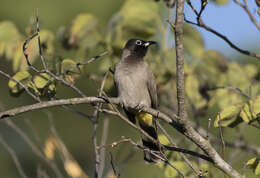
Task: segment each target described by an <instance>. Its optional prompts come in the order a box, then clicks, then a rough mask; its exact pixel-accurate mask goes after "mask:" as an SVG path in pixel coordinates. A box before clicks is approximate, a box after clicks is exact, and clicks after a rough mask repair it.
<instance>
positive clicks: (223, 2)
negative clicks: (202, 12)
mask: <svg viewBox="0 0 260 178" xmlns="http://www.w3.org/2000/svg"><path fill="white" fill-rule="evenodd" d="M213 2H214V3H216V4H217V5H226V4H227V3H228V2H229V0H213Z"/></svg>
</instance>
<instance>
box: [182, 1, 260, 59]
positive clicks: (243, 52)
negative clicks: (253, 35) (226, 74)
mask: <svg viewBox="0 0 260 178" xmlns="http://www.w3.org/2000/svg"><path fill="white" fill-rule="evenodd" d="M188 5H189V6H190V7H191V9H192V10H193V12H194V13H195V14H196V15H197V14H198V12H197V11H196V9H195V8H194V7H193V6H192V5H191V3H188ZM184 20H185V22H187V23H189V24H192V25H196V26H198V27H201V28H203V29H205V30H207V31H209V32H211V33H213V34H214V35H216V36H218V37H219V38H221V39H222V40H224V41H225V42H226V43H227V44H228V45H229V46H230V47H231V48H233V49H235V50H237V51H238V52H240V53H242V54H244V55H247V56H251V57H255V58H257V59H260V54H256V53H254V52H251V51H248V50H244V49H242V48H240V47H238V46H237V45H235V44H234V43H232V42H231V41H230V40H229V39H228V37H226V36H225V35H223V34H221V33H220V32H217V31H216V30H214V29H212V28H211V27H209V26H207V25H206V24H205V23H204V22H203V20H202V19H201V18H199V19H197V22H196V23H195V22H192V21H190V20H188V19H186V17H185V16H184Z"/></svg>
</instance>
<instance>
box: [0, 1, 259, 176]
mask: <svg viewBox="0 0 260 178" xmlns="http://www.w3.org/2000/svg"><path fill="white" fill-rule="evenodd" d="M227 2H228V0H214V3H216V4H220V5H222V4H226V3H227ZM161 9H162V8H160V6H158V4H156V3H154V2H153V1H150V0H142V1H140V0H127V1H125V2H124V4H123V6H122V7H121V9H120V10H119V11H118V13H116V14H115V15H114V16H113V17H112V18H111V20H110V21H109V23H108V25H107V28H101V27H100V24H99V22H98V18H97V17H95V16H94V15H92V14H89V13H83V14H79V15H78V16H76V17H75V18H74V20H73V21H72V23H71V26H70V27H69V29H62V30H60V31H59V33H58V37H57V38H56V36H55V35H54V34H53V33H52V32H50V31H48V30H44V29H43V30H41V33H40V35H41V46H42V48H43V53H44V57H45V58H46V59H47V62H48V67H49V68H50V70H51V71H52V72H53V73H54V74H55V75H57V76H60V77H62V78H63V79H64V80H66V81H67V82H70V83H74V82H75V80H76V79H77V78H79V77H80V76H81V75H80V72H82V71H84V68H82V67H78V65H77V64H79V63H81V62H83V61H84V60H85V59H86V58H87V57H90V56H91V55H93V56H94V55H96V54H97V53H98V52H100V51H104V50H109V55H108V56H106V57H105V58H104V59H103V60H102V62H101V63H100V64H99V66H98V68H97V69H96V70H95V73H96V74H98V75H99V74H101V73H103V72H105V71H107V70H108V69H109V68H110V67H113V65H114V64H115V63H116V62H117V61H118V60H119V58H120V54H121V49H122V47H123V45H124V44H125V42H126V41H127V40H128V39H130V38H133V37H139V38H143V39H153V40H156V41H158V42H160V46H159V47H157V48H153V49H152V50H151V52H150V53H149V54H148V57H147V59H148V60H149V63H150V65H151V67H152V68H153V71H154V73H155V76H156V80H157V84H158V94H159V99H160V105H161V106H164V105H165V106H169V105H171V106H172V105H173V106H174V105H176V99H175V98H176V96H175V93H176V87H175V83H176V80H175V79H176V77H175V73H176V66H175V65H176V62H175V57H176V55H175V50H174V49H171V48H170V47H169V45H166V42H165V41H164V39H166V38H169V39H172V40H174V34H173V33H172V34H171V35H170V36H166V35H167V33H166V30H167V29H166V28H167V24H166V22H165V19H162V18H161V16H160V10H161ZM30 35H31V34H29V33H27V34H25V35H22V34H21V33H20V32H19V31H18V30H17V28H16V26H15V25H14V24H13V23H12V22H10V21H4V22H0V56H1V57H2V58H5V59H6V60H8V61H10V62H11V63H12V66H13V71H14V72H17V73H16V74H15V75H14V76H13V79H14V80H10V81H9V84H8V86H9V88H10V91H11V93H13V94H15V95H17V94H20V93H21V92H22V91H23V89H22V88H21V86H20V85H19V84H17V82H16V81H19V82H21V83H22V84H24V85H25V86H26V87H28V88H29V89H30V90H31V91H32V92H34V93H35V94H36V95H38V96H44V97H46V96H47V97H52V96H54V95H55V93H56V86H57V83H58V82H57V81H56V80H55V79H54V78H53V77H51V76H49V75H48V74H47V73H45V72H42V73H39V74H38V73H37V74H34V73H32V72H31V71H30V70H29V66H28V65H27V63H26V60H25V58H24V55H23V51H22V46H23V43H24V41H25V40H26V37H25V36H30ZM57 42H60V43H59V45H57ZM184 47H185V52H186V53H185V55H186V59H187V62H186V64H185V72H186V79H185V82H186V93H187V103H188V107H189V111H190V112H189V115H190V116H191V117H194V118H199V119H201V120H203V119H204V120H205V118H206V120H207V118H212V117H215V118H216V119H215V127H219V126H221V127H236V126H238V124H242V123H244V124H249V125H250V124H255V123H257V122H258V119H259V113H260V96H259V95H260V87H259V86H260V81H259V78H258V76H259V74H260V73H259V70H258V66H256V65H253V64H250V63H245V64H243V65H242V64H239V63H238V62H236V61H230V60H228V59H227V58H226V57H225V56H224V55H222V54H221V53H220V52H219V51H216V50H206V49H205V45H204V42H203V38H202V37H201V35H200V33H199V32H198V31H197V29H195V28H194V27H192V26H190V25H188V24H185V25H184ZM60 48H61V49H60ZM58 51H62V59H61V60H56V58H57V56H58V55H57V53H58ZM68 51H69V52H68ZM25 52H26V53H27V54H29V56H28V57H29V60H30V62H31V63H32V64H33V65H36V66H37V65H38V64H39V63H40V62H39V61H40V60H39V46H38V43H37V38H34V39H33V40H32V41H31V42H30V43H29V44H28V45H27V49H26V51H25ZM69 53H72V56H74V57H73V58H70V57H68V56H65V55H64V54H68V55H69ZM70 55H71V54H70ZM84 72H85V71H84ZM226 86H229V89H227V88H225V87H226ZM112 88H113V82H112V79H111V78H108V80H107V83H106V90H110V89H112ZM232 88H233V89H232ZM236 88H239V90H236V92H235V90H234V89H236ZM241 93H246V95H248V97H245V95H242V94H241ZM167 156H168V157H169V159H170V162H171V163H173V164H174V165H175V166H176V167H178V168H179V169H180V170H182V171H183V172H184V173H185V174H186V175H187V176H189V175H190V172H189V171H188V170H189V169H188V168H187V167H185V166H187V165H186V164H185V163H184V162H183V161H182V160H181V159H180V157H179V156H178V155H177V154H176V153H167ZM255 159H257V158H255ZM257 160H258V159H257ZM251 162H253V161H251ZM251 162H250V163H248V165H250V166H251V165H255V164H256V163H255V162H257V165H258V162H259V161H256V160H255V161H254V162H253V163H251ZM194 165H196V166H197V168H201V169H202V168H206V169H208V167H207V166H208V165H200V166H199V165H198V164H197V163H195V162H194ZM250 166H249V167H250ZM159 167H160V169H162V170H164V173H165V177H177V172H175V171H174V170H173V169H170V168H168V167H165V166H164V165H160V166H159ZM251 167H254V166H251ZM255 167H257V166H255ZM255 167H254V168H255ZM257 170H258V169H257ZM255 172H257V171H255ZM256 174H258V173H256Z"/></svg>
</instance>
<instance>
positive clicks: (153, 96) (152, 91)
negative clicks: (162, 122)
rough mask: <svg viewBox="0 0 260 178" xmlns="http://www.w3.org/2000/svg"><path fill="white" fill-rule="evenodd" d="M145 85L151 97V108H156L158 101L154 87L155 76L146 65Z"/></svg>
mask: <svg viewBox="0 0 260 178" xmlns="http://www.w3.org/2000/svg"><path fill="white" fill-rule="evenodd" d="M147 75H148V76H147V87H148V91H149V94H150V97H151V102H152V108H155V109H156V108H157V106H158V102H157V88H156V82H155V78H154V75H153V73H152V71H151V69H150V68H149V66H148V69H147Z"/></svg>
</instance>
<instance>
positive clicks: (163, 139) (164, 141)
mask: <svg viewBox="0 0 260 178" xmlns="http://www.w3.org/2000/svg"><path fill="white" fill-rule="evenodd" d="M158 139H159V141H160V143H161V144H164V145H168V146H169V145H171V142H170V141H169V140H168V138H167V137H166V136H165V135H163V134H159V135H158Z"/></svg>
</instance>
